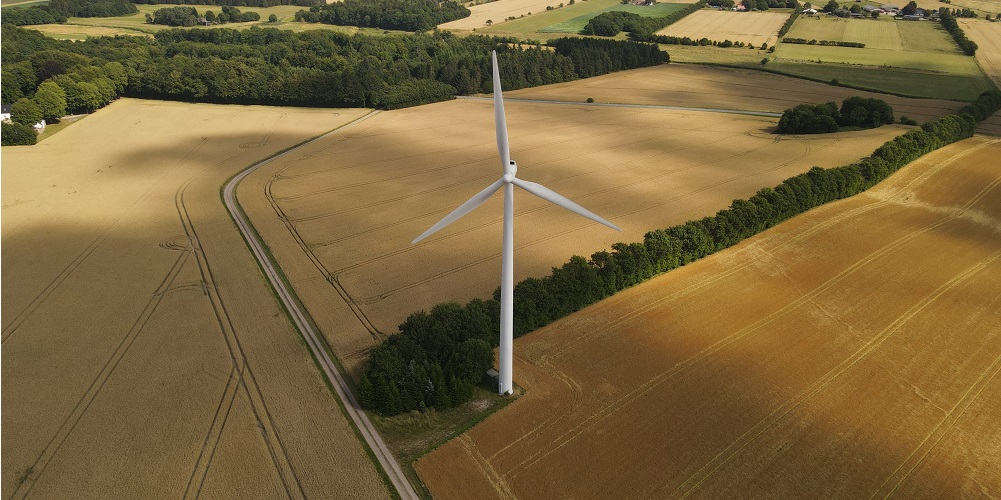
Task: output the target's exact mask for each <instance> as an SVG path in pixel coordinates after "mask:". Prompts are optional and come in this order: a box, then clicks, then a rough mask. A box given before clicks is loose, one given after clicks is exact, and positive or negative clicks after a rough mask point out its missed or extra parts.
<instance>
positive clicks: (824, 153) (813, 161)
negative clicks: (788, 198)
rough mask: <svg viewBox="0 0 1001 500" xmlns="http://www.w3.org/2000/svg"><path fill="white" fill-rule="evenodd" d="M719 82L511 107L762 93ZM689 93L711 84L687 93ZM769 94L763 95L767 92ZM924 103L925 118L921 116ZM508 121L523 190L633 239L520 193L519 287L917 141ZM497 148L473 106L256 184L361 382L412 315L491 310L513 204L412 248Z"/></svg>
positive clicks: (609, 117)
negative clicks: (475, 304) (442, 308)
mask: <svg viewBox="0 0 1001 500" xmlns="http://www.w3.org/2000/svg"><path fill="white" fill-rule="evenodd" d="M664 68H672V67H671V66H664ZM651 69H652V68H651ZM678 69H680V70H686V71H691V72H693V73H698V72H699V71H700V70H704V69H703V68H678ZM705 71H706V74H707V75H708V76H707V77H706V78H703V79H701V80H698V81H691V82H685V83H682V80H681V79H680V78H679V79H674V80H672V79H671V78H672V75H673V73H650V74H646V73H643V70H640V72H622V73H618V74H616V75H609V76H614V78H611V79H605V80H602V79H601V78H597V79H589V80H583V81H580V82H573V83H570V84H567V85H557V86H551V87H546V88H540V89H526V90H522V91H516V92H511V93H510V94H509V96H510V98H512V99H514V98H519V97H522V98H532V97H535V96H537V95H539V94H533V93H531V92H533V91H534V92H545V91H546V90H545V89H553V90H552V92H553V93H554V94H551V95H557V96H559V95H561V93H569V94H574V95H576V96H578V97H577V99H579V100H583V98H584V96H585V95H589V94H590V93H592V92H591V91H592V90H593V89H592V88H588V85H589V84H591V83H592V82H595V81H604V82H607V84H608V85H611V86H613V87H614V86H615V85H618V86H619V93H622V94H623V95H626V94H630V93H631V94H635V95H637V96H642V95H644V91H640V90H636V91H633V92H622V87H623V86H631V85H633V84H634V81H635V80H633V78H635V77H636V75H637V74H639V75H644V76H643V78H652V79H657V80H658V81H660V83H659V85H660V86H661V88H665V89H675V90H673V91H670V92H669V91H667V90H665V91H664V92H661V91H660V90H650V91H648V92H646V93H645V95H647V96H650V98H651V99H656V98H657V96H662V95H668V94H678V95H682V96H683V98H684V99H685V100H683V101H679V102H684V103H685V104H681V105H695V104H697V103H699V102H701V103H702V104H703V105H706V106H709V107H724V106H725V104H720V105H719V106H715V103H716V102H715V101H712V99H714V98H715V97H716V96H715V93H714V92H712V91H711V89H712V88H714V87H711V86H709V85H708V84H707V82H708V81H710V80H712V79H714V78H715V79H716V82H715V84H714V85H717V86H719V87H720V88H722V89H726V88H728V87H733V88H735V89H740V91H741V92H743V91H744V89H745V87H744V86H745V85H748V83H747V82H748V77H747V75H746V74H744V73H730V72H725V71H716V70H705ZM755 76H756V75H752V76H751V77H750V81H752V82H761V84H762V85H764V84H765V83H766V82H771V83H774V82H775V81H779V80H785V81H789V80H788V79H781V78H779V77H769V76H768V75H765V76H764V79H761V80H756V79H755ZM793 84H802V82H793ZM793 84H789V86H792V85H793ZM640 85H643V84H640ZM682 85H686V86H687V85H691V86H693V87H694V86H701V87H702V88H701V89H699V91H698V92H697V93H695V94H687V93H686V92H684V91H683V90H682V88H680V87H681V86H682ZM806 87H807V89H814V88H815V89H824V88H828V87H826V86H823V85H815V86H814V85H812V84H811V85H807V86H806ZM655 88H656V87H655ZM760 88H766V87H755V88H754V92H760ZM835 90H838V91H842V90H843V89H835ZM585 92H586V93H585ZM769 92H773V91H771V90H770V91H769ZM774 92H775V93H774V95H773V96H771V97H769V98H767V99H765V98H760V97H755V98H751V99H741V98H740V97H739V94H738V95H734V96H729V97H726V95H725V93H723V96H724V97H723V98H726V99H730V100H732V101H734V102H735V101H739V100H743V103H742V105H743V106H752V107H753V106H754V105H755V103H761V104H762V105H763V106H764V107H765V109H777V110H778V111H781V110H782V109H783V106H782V105H783V104H784V103H786V102H791V100H793V99H797V97H788V98H787V97H785V96H782V94H781V92H778V91H774ZM593 93H594V95H595V97H600V94H599V93H597V92H593ZM802 95H804V94H800V96H802ZM700 96H702V97H705V100H704V101H699V97H700ZM814 97H816V96H814ZM624 99H626V98H625V97H624ZM772 99H779V100H780V102H781V103H782V104H778V103H776V102H775V101H773V100H772ZM782 99H789V101H783V100H782ZM560 100H562V99H560ZM620 102H629V101H628V100H624V101H620ZM644 102H649V99H648V100H647V101H644ZM660 102H661V103H663V104H673V103H672V102H671V101H670V100H666V99H665V100H663V101H660ZM798 102H802V101H798ZM798 102H797V103H798ZM912 106H914V108H913V110H914V112H911V113H909V114H910V115H913V116H916V117H918V119H922V117H923V116H924V117H930V116H933V115H934V116H940V115H943V114H946V113H947V112H948V110H949V109H952V107H955V105H954V103H939V102H935V101H927V102H926V101H919V102H913V103H912ZM921 106H928V107H929V108H926V109H925V110H924V112H923V114H922V112H921V111H920V110H919V109H918V108H919V107H921ZM934 106H943V107H940V108H934ZM507 117H508V123H509V125H510V130H511V144H512V155H513V157H514V158H515V159H516V160H517V161H518V162H519V166H520V172H521V174H522V175H523V176H524V178H525V179H528V180H533V181H538V182H541V183H544V184H545V185H546V186H548V187H550V188H552V189H554V190H556V191H557V192H560V193H561V194H563V195H565V196H567V197H570V198H572V199H574V200H576V201H578V202H579V203H581V204H582V205H583V206H585V207H587V208H588V209H589V210H592V211H594V212H596V213H599V214H601V215H602V216H603V217H606V218H608V219H609V220H611V221H612V222H613V223H616V224H619V225H620V226H621V227H623V229H624V232H623V233H615V232H613V231H606V230H604V229H602V228H601V227H598V226H597V225H596V224H592V223H591V222H590V221H588V220H586V219H580V220H578V218H577V217H576V216H574V215H573V214H571V213H569V212H565V211H563V210H562V209H559V208H557V207H552V206H550V205H547V204H546V203H544V202H543V201H542V200H538V199H536V198H534V197H532V196H527V195H522V194H519V195H518V197H517V198H516V203H515V217H516V218H517V219H518V220H519V221H520V222H519V223H518V227H519V228H522V229H520V230H519V232H517V233H516V235H515V241H516V242H515V245H516V247H517V249H518V250H517V252H516V257H515V259H516V264H515V270H516V274H517V275H516V278H515V279H516V280H521V279H523V278H525V277H528V276H539V275H544V274H547V273H548V272H549V270H550V268H551V267H552V266H555V265H560V264H562V263H563V262H564V261H566V259H567V258H569V257H570V256H571V255H573V254H581V255H590V254H591V253H592V252H595V251H598V250H601V249H603V248H608V247H609V246H610V245H611V244H612V243H615V242H617V241H636V240H639V239H641V238H642V236H643V234H644V233H645V232H646V231H648V230H651V229H654V228H659V227H665V226H667V225H670V224H673V223H676V222H680V221H684V220H688V219H691V218H694V217H701V216H704V215H708V214H711V213H714V212H715V211H716V210H718V209H719V208H722V207H725V206H726V205H727V204H728V203H729V202H730V201H731V200H732V199H734V198H736V197H742V196H748V195H750V194H753V193H754V192H755V191H756V190H757V189H758V188H760V187H761V186H765V185H772V184H775V183H776V182H778V181H779V180H781V179H784V178H786V177H788V176H789V175H792V174H794V173H798V172H802V171H805V170H807V169H809V168H810V167H811V166H813V165H822V166H833V165H840V164H843V163H846V162H850V161H853V160H854V159H857V158H859V157H861V156H862V155H864V154H866V153H867V152H869V151H871V150H873V149H874V148H875V147H876V146H877V145H879V144H882V143H883V142H884V141H886V140H887V139H889V138H891V137H894V136H895V135H897V134H899V133H901V132H902V131H904V130H906V129H905V128H902V127H897V126H890V127H884V128H881V129H877V130H870V131H864V132H850V133H843V134H835V135H827V136H813V137H781V138H780V137H777V136H774V135H773V134H771V133H770V131H771V129H772V128H773V127H774V126H775V123H776V119H775V118H768V117H755V116H743V115H727V114H717V113H702V112H686V111H672V110H662V109H642V108H635V107H623V108H614V107H597V106H585V105H580V106H578V105H561V104H552V103H546V102H540V103H523V102H515V101H510V102H509V103H508V113H507ZM493 141H494V135H493V119H492V108H491V103H490V102H489V101H480V100H465V99H460V100H456V101H452V102H445V103H438V104H432V105H427V106H421V107H417V108H409V109H404V110H395V111H391V112H382V113H379V114H377V115H375V116H372V117H370V118H368V119H366V120H365V121H363V122H361V123H358V124H356V125H353V126H352V127H351V128H349V129H346V130H344V131H343V132H341V133H338V134H337V135H336V136H331V137H330V138H328V139H325V140H323V141H318V142H316V143H314V144H312V145H310V146H308V147H307V148H304V149H303V150H301V151H297V152H296V154H294V155H288V156H287V157H284V158H281V159H279V160H276V161H274V162H272V163H270V164H268V166H267V167H266V168H265V169H262V170H261V171H258V172H256V173H255V174H254V175H253V176H251V177H250V178H248V180H247V182H246V184H245V191H241V196H243V198H241V199H242V200H244V206H245V209H246V210H247V212H248V215H249V216H250V217H251V219H252V221H253V223H254V225H255V226H256V227H257V229H258V231H259V232H260V233H261V235H262V236H263V237H264V239H265V241H267V242H268V244H269V245H270V247H271V251H272V253H273V254H274V255H275V257H276V259H277V260H278V262H279V263H280V264H281V265H282V267H283V269H284V270H285V272H286V274H287V275H288V277H289V279H290V281H291V282H292V284H293V285H294V286H295V288H296V290H297V292H298V294H299V297H300V298H301V299H302V301H303V302H304V303H305V305H306V306H307V307H308V308H309V309H310V310H311V311H324V313H323V314H318V313H314V315H313V316H314V319H315V320H316V322H317V323H318V325H319V326H320V328H321V330H323V331H324V332H327V335H328V338H327V340H328V341H329V342H330V344H331V345H332V346H333V348H334V350H335V352H337V353H338V355H339V356H340V357H341V360H342V362H343V363H344V364H345V365H346V366H348V367H349V369H350V370H351V371H352V372H354V373H357V372H356V370H357V368H358V367H359V366H360V364H361V363H362V362H364V360H365V359H366V357H367V350H368V349H369V348H370V347H371V346H372V345H373V344H374V343H375V342H378V341H380V340H381V339H382V338H384V336H385V335H386V334H390V333H393V332H394V331H395V330H396V327H397V325H399V324H400V323H401V322H402V321H403V320H404V319H405V318H406V317H407V316H408V315H409V314H411V313H413V312H416V311H419V310H422V309H424V310H427V309H429V308H430V307H431V306H433V305H435V304H437V303H440V302H443V301H457V302H465V301H468V300H470V299H472V298H474V297H481V298H482V297H489V296H490V295H491V294H492V292H493V290H494V289H495V288H496V287H497V286H498V270H499V266H500V262H499V259H500V257H499V244H500V243H499V242H500V220H501V213H500V211H499V210H500V205H499V203H500V198H499V197H497V198H496V199H492V200H490V201H489V202H487V203H486V204H485V205H484V206H483V207H481V208H479V209H477V210H476V211H475V212H473V213H472V214H470V215H469V216H467V217H466V218H464V219H463V220H462V221H461V222H457V223H455V225H454V227H449V228H448V230H446V231H444V232H443V233H442V234H441V235H436V236H435V237H434V238H430V239H428V240H426V241H424V242H422V243H420V244H418V245H410V241H411V240H412V239H413V238H415V237H416V236H417V235H418V234H420V233H421V232H423V231H424V229H426V227H425V226H430V225H431V224H433V223H434V222H436V221H437V220H438V219H439V218H440V217H442V216H444V215H445V214H446V213H448V212H449V211H451V210H452V209H454V208H455V207H456V206H458V205H459V204H460V203H462V202H463V201H465V200H466V199H467V198H468V197H469V196H471V195H472V194H475V193H476V192H477V191H479V190H480V189H482V188H483V187H484V186H486V185H487V184H489V183H490V182H492V181H493V180H495V177H497V172H498V168H497V160H496V151H495V146H494V145H493V144H494V142H493ZM244 192H245V193H246V195H244ZM255 193H264V196H261V195H260V194H255Z"/></svg>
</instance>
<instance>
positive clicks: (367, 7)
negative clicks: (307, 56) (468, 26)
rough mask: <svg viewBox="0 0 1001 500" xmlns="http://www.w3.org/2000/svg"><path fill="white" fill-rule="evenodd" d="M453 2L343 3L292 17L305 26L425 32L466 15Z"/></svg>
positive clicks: (368, 0)
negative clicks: (321, 25) (311, 24)
mask: <svg viewBox="0 0 1001 500" xmlns="http://www.w3.org/2000/svg"><path fill="white" fill-rule="evenodd" d="M469 13H470V12H469V9H467V8H466V7H464V6H463V5H462V4H460V3H458V2H455V1H454V0H444V1H442V2H439V1H438V0H344V1H341V2H334V3H330V4H321V5H314V6H312V7H310V8H309V10H300V11H299V12H296V14H295V20H296V21H303V22H307V23H323V24H336V25H339V26H362V27H373V28H382V29H387V30H403V31H426V30H430V29H432V28H434V27H435V26H438V25H439V24H441V23H447V22H449V21H454V20H456V19H462V18H464V17H468V16H469Z"/></svg>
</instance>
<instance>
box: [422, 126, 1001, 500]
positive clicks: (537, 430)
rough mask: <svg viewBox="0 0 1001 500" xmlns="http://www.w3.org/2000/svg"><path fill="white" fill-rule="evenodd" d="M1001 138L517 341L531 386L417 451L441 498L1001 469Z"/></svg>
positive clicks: (959, 474)
mask: <svg viewBox="0 0 1001 500" xmlns="http://www.w3.org/2000/svg"><path fill="white" fill-rule="evenodd" d="M999 153H1001V139H997V138H985V137H975V138H971V139H968V140H966V141H963V142H960V143H957V144H955V145H952V146H949V147H946V148H943V149H942V150H940V151H937V152H935V153H932V154H930V155H927V156H925V157H924V158H922V159H920V160H918V161H916V162H914V163H912V164H910V165H908V166H907V167H905V168H904V169H902V170H901V171H900V172H898V173H897V174H895V175H894V176H892V177H891V178H890V179H888V180H887V181H885V182H884V183H882V184H880V185H879V186H877V187H876V188H874V189H872V190H870V191H869V192H867V193H864V194H861V195H858V196H855V197H852V198H849V199H846V200H842V201H840V202H836V203H832V204H829V205H826V206H824V207H820V208H817V209H814V210H812V211H810V212H807V213H805V214H803V215H801V216H798V217H795V218H793V219H791V220H789V221H787V222H785V223H783V224H780V225H778V226H776V227H774V228H772V229H770V230H768V231H766V232H765V233H762V234H760V235H758V236H757V237H754V238H751V239H749V240H747V241H745V242H743V243H741V244H739V245H737V246H735V247H733V248H731V249H729V250H726V251H723V252H720V253H718V254H717V255H715V256H712V257H709V258H706V259H704V260H702V261H697V262H695V263H693V264H689V265H688V266H686V267H683V268H681V269H678V270H676V271H672V272H670V273H667V274H665V275H663V276H660V277H658V278H655V279H653V280H650V281H648V282H646V283H644V284H641V285H638V286H636V287H634V288H632V289H629V290H626V291H624V292H620V293H619V294H617V295H615V296H613V297H611V298H609V299H606V300H604V301H602V302H600V303H598V304H595V305H593V306H591V307H588V308H586V309H584V310H583V311H581V312H578V313H576V314H574V315H571V316H569V317H567V318H564V319H563V320H560V321H557V322H555V323H553V324H552V325H550V326H548V327H546V328H543V329H540V330H538V331H536V332H534V333H531V334H529V335H527V336H525V337H522V338H520V339H517V340H516V341H515V346H514V352H515V372H514V373H515V382H516V383H517V384H519V385H520V386H522V387H523V388H524V389H525V391H526V392H525V394H524V395H523V396H522V397H520V398H519V399H518V400H517V401H515V402H514V403H512V404H510V405H509V406H508V407H507V408H505V410H504V411H503V412H500V413H497V414H494V415H492V416H491V417H490V418H488V419H487V420H485V421H484V422H482V423H481V424H479V425H478V426H476V427H474V428H473V429H471V430H469V431H467V432H466V433H464V434H463V435H461V436H460V437H458V438H456V439H453V440H452V441H450V442H448V443H446V444H445V445H443V446H441V447H439V448H437V449H436V450H435V451H433V452H431V453H430V454H429V455H427V456H426V457H424V458H423V459H421V460H420V461H419V462H418V463H417V464H416V469H417V470H418V472H419V473H420V474H421V477H422V479H423V480H424V481H425V483H426V484H427V486H428V488H429V489H430V491H431V492H432V493H433V494H434V495H435V497H436V498H514V497H517V498H553V497H572V498H613V497H614V498H639V497H643V498H679V497H695V498H736V497H740V498H831V497H836V498H872V497H880V498H886V497H895V498H919V497H920V498H974V497H981V496H985V495H990V494H991V492H997V491H999V489H1001V475H999V474H998V472H997V471H998V470H1001V455H999V454H998V449H999V448H1001V433H999V432H998V429H997V424H996V416H997V415H998V412H1001V347H999V346H1001V170H998V168H997V157H998V154H999Z"/></svg>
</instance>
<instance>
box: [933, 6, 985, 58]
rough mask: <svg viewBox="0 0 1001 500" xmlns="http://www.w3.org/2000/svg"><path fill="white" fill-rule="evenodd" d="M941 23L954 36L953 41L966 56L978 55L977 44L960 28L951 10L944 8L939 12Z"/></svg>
mask: <svg viewBox="0 0 1001 500" xmlns="http://www.w3.org/2000/svg"><path fill="white" fill-rule="evenodd" d="M939 22H940V23H941V24H942V27H943V28H945V30H946V31H948V32H949V34H950V35H952V39H953V40H955V41H956V44H957V45H959V48H960V49H961V50H962V51H963V53H964V54H966V55H968V56H973V55H976V54H977V43H976V42H974V41H973V40H970V39H969V38H967V37H966V32H964V31H963V28H961V27H960V26H959V22H957V21H956V18H955V17H953V15H952V13H951V12H950V11H949V9H947V8H945V7H942V8H941V9H940V10H939Z"/></svg>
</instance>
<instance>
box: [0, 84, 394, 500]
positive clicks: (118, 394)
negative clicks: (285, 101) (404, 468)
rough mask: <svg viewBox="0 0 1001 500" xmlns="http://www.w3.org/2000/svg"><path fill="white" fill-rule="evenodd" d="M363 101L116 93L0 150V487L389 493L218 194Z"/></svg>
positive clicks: (65, 491) (126, 493)
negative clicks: (327, 104)
mask: <svg viewBox="0 0 1001 500" xmlns="http://www.w3.org/2000/svg"><path fill="white" fill-rule="evenodd" d="M364 113H365V110H329V109H316V110H307V109H293V108H273V107H264V106H216V105H203V104H184V103H174V102H154V101H142V100H134V99H120V100H118V101H116V102H115V103H112V104H111V105H109V106H108V107H107V108H105V109H102V110H100V111H98V112H96V113H94V114H92V115H90V116H87V117H86V118H84V119H82V120H79V121H77V122H76V123H73V124H71V125H70V126H68V127H66V128H65V129H63V130H62V131H60V132H59V133H58V134H56V135H54V136H52V137H50V138H47V139H45V140H44V141H43V142H41V143H39V144H38V145H36V146H30V147H4V148H3V151H2V157H3V178H2V180H3V183H2V196H3V208H2V212H0V213H2V223H3V225H2V244H3V254H2V259H3V261H2V264H3V268H2V269H3V271H2V272H3V275H2V278H3V294H2V316H3V351H2V356H3V398H4V408H3V410H4V411H3V439H2V441H3V445H2V446H3V450H2V451H3V468H2V490H3V496H4V498H26V497H32V498H69V497H73V498H168V497H173V498H181V497H184V498H194V497H198V496H202V497H204V498H224V497H229V498H288V497H293V498H303V497H307V496H309V497H324V496H328V495H329V494H330V493H331V492H338V494H341V495H344V496H350V497H353V498H355V497H357V498H381V497H385V496H386V495H387V494H388V492H387V490H386V487H385V486H384V484H383V482H382V480H381V478H380V476H379V474H378V473H377V471H376V468H375V466H374V465H373V463H372V461H371V460H370V458H369V456H368V454H367V453H366V451H365V450H364V449H363V448H362V445H361V444H360V443H359V441H358V439H357V438H356V434H355V432H354V431H353V430H352V429H351V428H350V427H349V424H348V423H347V420H346V419H345V418H344V416H343V414H342V412H341V410H340V408H339V407H338V403H337V402H336V400H335V399H334V398H333V397H332V395H331V394H330V392H329V390H328V389H327V387H326V386H325V384H324V382H323V380H322V375H321V374H320V373H319V371H318V370H317V369H316V367H315V365H314V363H313V361H312V359H311V358H310V354H309V352H308V351H307V350H306V348H305V346H304V345H303V343H302V341H301V340H300V339H299V334H298V333H297V332H296V331H295V330H294V329H293V327H292V326H291V324H290V323H289V321H288V319H287V317H286V315H285V313H284V312H283V310H282V309H281V308H280V306H279V305H278V303H277V302H276V300H275V298H274V296H273V295H272V293H271V291H270V290H269V288H268V287H267V284H266V282H265V281H264V279H263V277H262V275H261V274H260V271H259V270H258V267H257V264H256V263H255V262H254V260H253V258H252V257H251V255H250V253H249V252H248V251H247V249H246V246H245V244H244V242H243V240H242V239H241V237H240V235H239V233H238V232H237V231H236V228H235V226H234V224H233V222H232V221H231V219H230V218H229V215H228V214H227V213H226V211H225V209H224V208H223V205H222V203H221V200H220V194H219V189H220V187H221V186H222V184H223V182H224V181H225V180H226V179H228V178H229V177H231V176H232V175H233V174H235V173H236V172H238V171H240V170H242V169H243V168H246V167H248V166H250V165H251V164H253V163H255V162H256V161H259V160H261V159H264V158H266V157H267V156H269V155H271V154H273V153H275V152H278V151H280V150H282V149H285V148H288V147H290V146H292V145H295V144H297V143H300V142H302V141H304V140H306V139H308V138H310V137H313V136H316V135H319V134H322V133H324V132H326V131H328V130H330V129H333V128H335V127H337V126H339V125H341V124H343V123H346V122H348V121H350V120H352V119H354V118H355V117H358V116H361V115H362V114H364Z"/></svg>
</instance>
